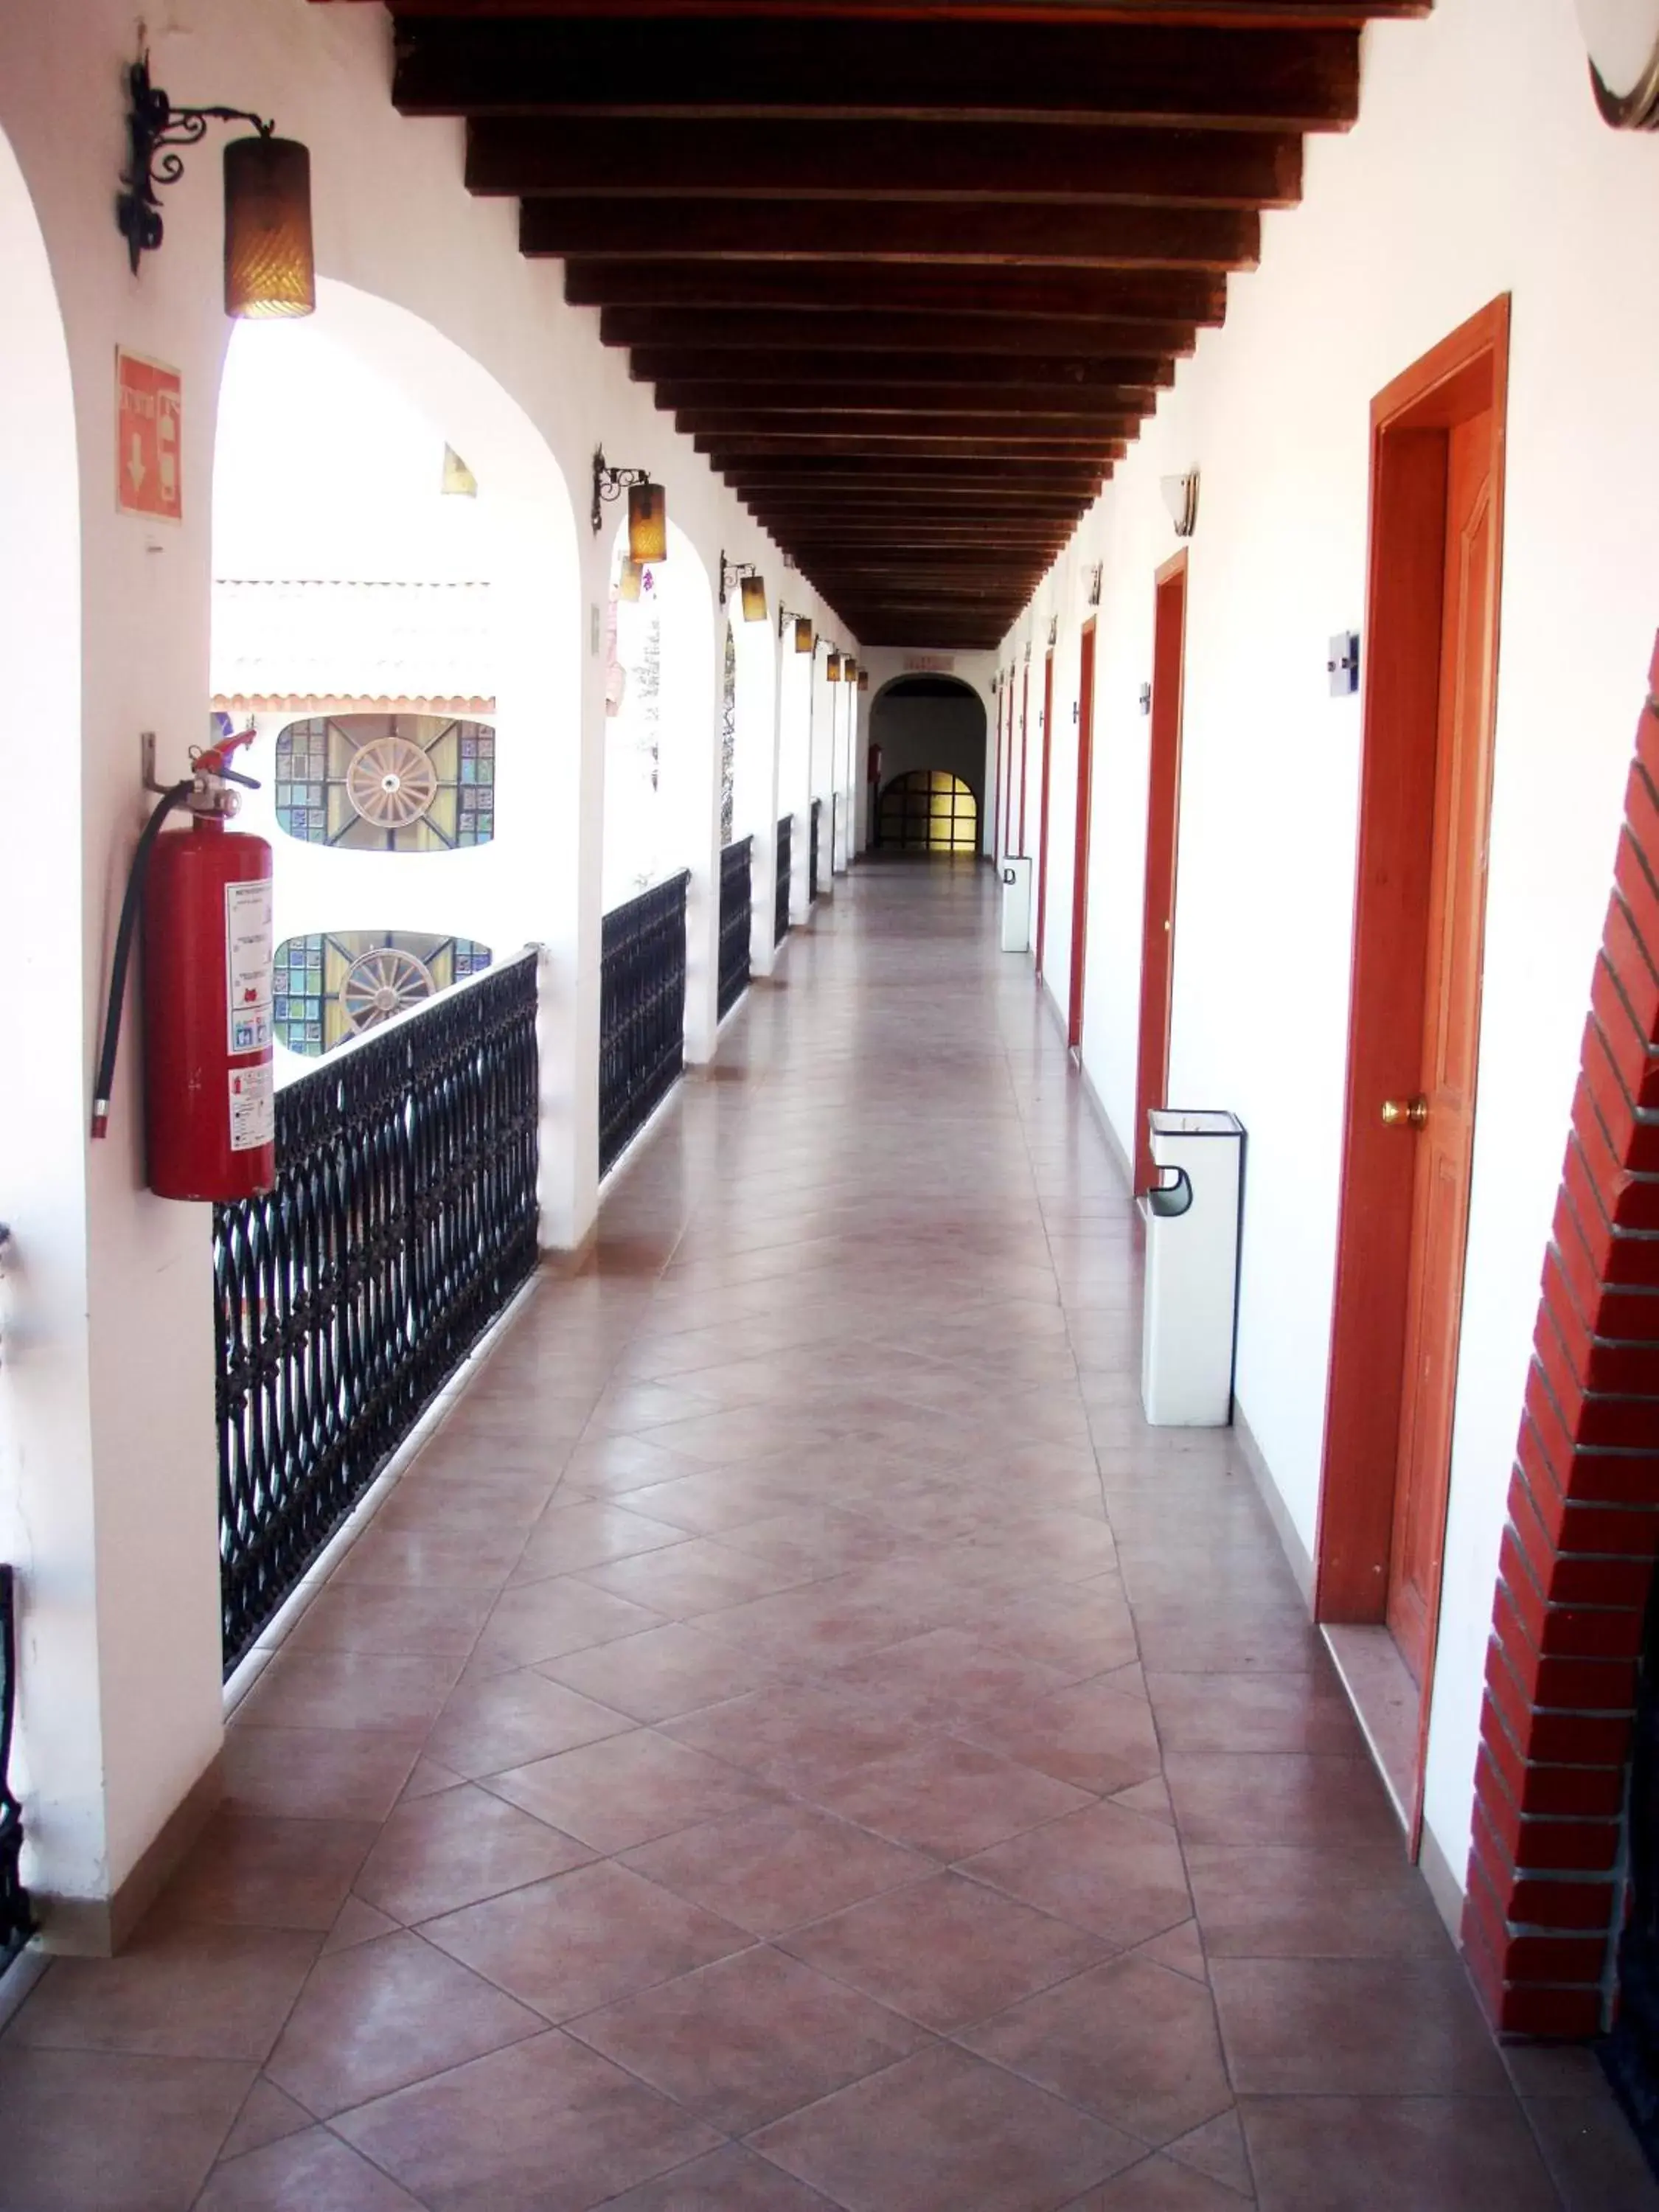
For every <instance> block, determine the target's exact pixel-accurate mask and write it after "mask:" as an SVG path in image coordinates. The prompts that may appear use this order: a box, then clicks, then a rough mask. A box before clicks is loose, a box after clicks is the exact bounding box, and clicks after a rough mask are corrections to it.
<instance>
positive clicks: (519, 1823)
mask: <svg viewBox="0 0 1659 2212" xmlns="http://www.w3.org/2000/svg"><path fill="white" fill-rule="evenodd" d="M592 1856H593V1854H592V1851H590V1850H588V1849H587V1847H586V1844H579V1843H577V1842H575V1841H574V1838H571V1837H569V1836H564V1835H561V1834H560V1833H559V1832H558V1830H557V1829H556V1828H550V1827H549V1826H547V1824H546V1822H545V1821H543V1820H536V1819H534V1818H532V1815H531V1814H528V1813H522V1812H520V1811H519V1809H518V1808H517V1807H515V1806H513V1805H509V1804H507V1802H505V1800H504V1799H502V1798H500V1797H496V1796H492V1795H491V1793H490V1792H489V1790H480V1789H477V1787H475V1786H474V1785H473V1784H470V1783H469V1784H466V1785H465V1786H464V1787H463V1788H461V1789H459V1790H444V1791H443V1792H442V1793H441V1795H440V1796H435V1797H421V1798H417V1799H416V1801H415V1802H413V1803H412V1804H409V1805H404V1806H400V1807H399V1808H398V1810H397V1812H395V1813H394V1814H392V1818H391V1819H390V1820H388V1821H387V1822H386V1826H385V1827H384V1828H383V1829H382V1830H381V1831H380V1841H379V1842H378V1843H377V1844H375V1846H374V1850H372V1851H371V1852H370V1853H369V1855H368V1858H367V1859H365V1860H364V1862H363V1863H362V1867H361V1868H360V1869H358V1874H357V1880H356V1884H355V1885H354V1887H355V1888H356V1893H357V1895H358V1896H359V1897H360V1898H362V1899H366V1900H367V1902H368V1904H370V1905H374V1907H375V1908H376V1909H377V1910H378V1911H381V1912H385V1913H388V1914H390V1915H391V1917H392V1918H393V1919H394V1920H401V1921H403V1922H404V1923H409V1922H412V1921H416V1920H430V1919H432V1918H434V1917H435V1916H436V1915H437V1914H438V1913H441V1912H453V1911H455V1910H456V1909H457V1908H458V1907H459V1906H460V1905H475V1904H477V1902H478V1900H479V1899H481V1898H485V1897H495V1896H496V1895H498V1894H499V1893H500V1892H501V1891H502V1890H506V1889H521V1888H523V1887H525V1885H526V1883H529V1882H532V1881H545V1880H546V1879H547V1878H548V1876H549V1875H556V1874H568V1872H569V1871H570V1869H572V1868H573V1867H578V1866H583V1865H586V1863H587V1862H588V1861H589V1860H590V1859H592Z"/></svg>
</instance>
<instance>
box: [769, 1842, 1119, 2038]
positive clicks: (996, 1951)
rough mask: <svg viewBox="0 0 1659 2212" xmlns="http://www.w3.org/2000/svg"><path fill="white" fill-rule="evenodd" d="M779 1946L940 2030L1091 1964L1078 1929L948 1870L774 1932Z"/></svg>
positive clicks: (1098, 1949) (1091, 1948) (1087, 1939)
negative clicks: (789, 1929)
mask: <svg viewBox="0 0 1659 2212" xmlns="http://www.w3.org/2000/svg"><path fill="white" fill-rule="evenodd" d="M778 1941H779V1943H780V1945H781V1948H783V1949H784V1950H787V1951H788V1952H790V1953H792V1954H793V1955H794V1956H795V1957H796V1958H798V1959H804V1960H806V1961H807V1963H808V1964H809V1965H811V1966H817V1967H818V1968H820V1969H821V1970H822V1971H823V1972H824V1973H826V1974H831V1975H833V1976H834V1977H835V1978H836V1980H837V1981H844V1982H850V1983H851V1984H853V1986H854V1988H855V1989H860V1990H865V1991H866V1992H867V1994H868V1995H870V1996H873V1997H876V1998H878V1999H879V2000H880V2001H881V2002H883V2003H884V2004H889V2005H891V2006H893V2007H894V2008H896V2010H898V2011H900V2012H902V2013H907V2014H908V2015H909V2016H910V2018H911V2019H912V2020H917V2021H921V2023H922V2025H923V2026H924V2027H932V2028H935V2029H938V2030H939V2031H941V2032H944V2031H948V2030H951V2029H953V2028H959V2027H965V2026H966V2025H967V2024H968V2023H969V2022H970V2021H977V2020H984V2019H986V2018H987V2017H988V2016H989V2015H991V2014H993V2013H997V2012H1001V2011H1004V2010H1006V2008H1007V2007H1008V2006H1009V2005H1011V2004H1015V2003H1018V2002H1019V2000H1020V1999H1021V1998H1022V1997H1026V1996H1030V1995H1031V1994H1032V1993H1033V1991H1035V1990H1040V1989H1045V1988H1047V1987H1048V1986H1049V1985H1050V1984H1053V1983H1054V1982H1058V1981H1060V1980H1062V1979H1063V1978H1066V1977H1068V1976H1070V1975H1072V1974H1075V1973H1079V1972H1082V1970H1083V1969H1084V1968H1085V1966H1093V1965H1095V1964H1097V1962H1098V1961H1099V1960H1100V1959H1101V1957H1102V1955H1103V1948H1104V1947H1103V1945H1102V1944H1101V1943H1099V1942H1097V1940H1096V1939H1095V1938H1094V1937H1093V1936H1089V1935H1086V1934H1085V1933H1084V1932H1083V1931H1082V1930H1081V1929H1076V1928H1068V1927H1066V1925H1065V1924H1064V1923H1062V1922H1060V1921H1058V1920H1055V1919H1053V1918H1051V1917H1049V1916H1048V1914H1047V1913H1042V1912H1036V1911H1032V1910H1031V1909H1030V1907H1029V1906H1026V1905H1020V1904H1018V1903H1016V1902H1015V1900H1014V1899H1012V1898H1006V1897H1001V1896H999V1895H998V1894H997V1893H996V1892H995V1891H994V1890H990V1889H986V1888H982V1887H980V1886H979V1885H978V1884H977V1883H974V1882H970V1881H963V1879H962V1878H961V1877H960V1876H959V1875H951V1874H945V1875H939V1876H937V1877H936V1878H935V1879H934V1880H933V1881H926V1882H920V1883H915V1884H913V1885H911V1886H909V1887H906V1888H903V1889H899V1890H890V1891H888V1892H886V1893H884V1894H883V1895H881V1896H878V1897H875V1898H872V1899H869V1900H868V1901H867V1902H866V1903H865V1904H863V1905H854V1906H853V1907H852V1908H851V1909H850V1910H849V1911H845V1912H840V1913H837V1914H836V1915H835V1916H834V1917H833V1918H831V1919H828V1920H822V1921H818V1922H817V1923H814V1924H812V1925H811V1926H809V1927H805V1928H798V1929H795V1930H794V1931H793V1933H792V1934H789V1935H786V1936H780V1937H779V1939H778Z"/></svg>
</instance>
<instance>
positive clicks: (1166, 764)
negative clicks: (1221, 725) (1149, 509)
mask: <svg viewBox="0 0 1659 2212" xmlns="http://www.w3.org/2000/svg"><path fill="white" fill-rule="evenodd" d="M1152 585H1153V600H1152V609H1153V611H1152V730H1151V742H1150V744H1149V745H1148V748H1147V762H1146V878H1145V887H1144V890H1143V892H1142V898H1141V918H1140V1011H1139V1022H1138V1024H1137V1029H1136V1051H1135V1126H1134V1144H1133V1169H1134V1173H1133V1182H1134V1188H1135V1193H1136V1195H1137V1196H1139V1194H1140V1193H1142V1192H1143V1191H1148V1190H1150V1189H1151V1188H1152V1183H1153V1181H1154V1179H1155V1172H1154V1170H1153V1166H1152V1140H1151V1138H1150V1136H1149V1134H1148V1131H1147V1125H1146V1115H1147V1113H1148V1110H1149V1109H1151V1108H1152V1107H1154V1106H1167V1105H1168V1104H1169V1103H1170V1102H1169V1100H1168V1099H1167V1098H1166V1097H1164V1092H1165V1091H1167V1090H1168V1089H1169V1085H1170V1017H1171V1013H1172V1011H1173V1007H1174V1002H1175V906H1176V872H1177V860H1178V856H1179V853H1180V848H1181V738H1182V724H1183V720H1184V717H1185V709H1186V704H1187V548H1186V547H1185V546H1184V545H1183V546H1182V549H1181V550H1180V551H1179V552H1178V553H1176V554H1175V555H1174V556H1172V557H1171V558H1170V559H1169V560H1168V561H1166V562H1164V565H1163V567H1162V568H1159V569H1158V573H1157V574H1156V575H1155V576H1154V577H1153V579H1152ZM1171 608H1172V609H1173V610H1174V613H1173V616H1172V617H1166V610H1167V609H1171Z"/></svg>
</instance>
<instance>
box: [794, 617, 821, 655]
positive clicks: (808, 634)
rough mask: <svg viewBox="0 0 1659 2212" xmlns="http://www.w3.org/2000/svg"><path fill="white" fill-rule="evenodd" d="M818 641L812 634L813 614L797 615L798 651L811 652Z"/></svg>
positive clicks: (796, 642)
mask: <svg viewBox="0 0 1659 2212" xmlns="http://www.w3.org/2000/svg"><path fill="white" fill-rule="evenodd" d="M816 644H817V639H816V638H815V637H814V636H813V635H812V622H811V616H810V615H797V616H796V617H795V650H796V652H797V653H811V650H812V648H813V647H814V646H815V645H816Z"/></svg>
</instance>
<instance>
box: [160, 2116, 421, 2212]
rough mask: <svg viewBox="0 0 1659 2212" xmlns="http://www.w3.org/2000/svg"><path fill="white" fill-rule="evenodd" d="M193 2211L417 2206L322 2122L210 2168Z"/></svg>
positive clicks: (403, 2210) (362, 2211)
mask: <svg viewBox="0 0 1659 2212" xmlns="http://www.w3.org/2000/svg"><path fill="white" fill-rule="evenodd" d="M196 2212H421V2207H420V2204H419V2202H418V2200H417V2199H416V2198H415V2197H411V2196H410V2194H409V2192H408V2191H407V2190H405V2189H399V2188H398V2185H397V2183H396V2182H395V2181H393V2180H392V2179H390V2178H389V2177H388V2176H387V2175H386V2174H384V2173H382V2172H380V2171H379V2169H378V2168H377V2167H375V2166H371V2165H370V2164H369V2162H368V2160H367V2159H366V2158H360V2157H359V2156H358V2154H357V2153H356V2151H355V2150H352V2149H350V2148H349V2147H348V2146H347V2145H346V2144H345V2143H343V2142H341V2141H340V2139H339V2137H338V2136H332V2135H331V2134H330V2133H329V2132H328V2130H327V2129H326V2128H312V2129H309V2130H307V2132H306V2133H305V2134H304V2135H295V2136H288V2137H287V2138H286V2139H285V2140H284V2141H283V2142H275V2143H271V2144H270V2145H269V2146H268V2147H267V2148H265V2149H264V2150H256V2151H252V2152H249V2153H248V2154H246V2155H245V2156H243V2157H240V2158H234V2159H231V2160H228V2161H227V2162H226V2163H225V2164H224V2165H222V2166H218V2167H217V2168H216V2170H215V2172H214V2173H213V2176H212V2179H210V2181H209V2183H208V2185H207V2187H206V2188H205V2189H204V2191H202V2194H201V2196H200V2197H198V2198H197V2203H196Z"/></svg>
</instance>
